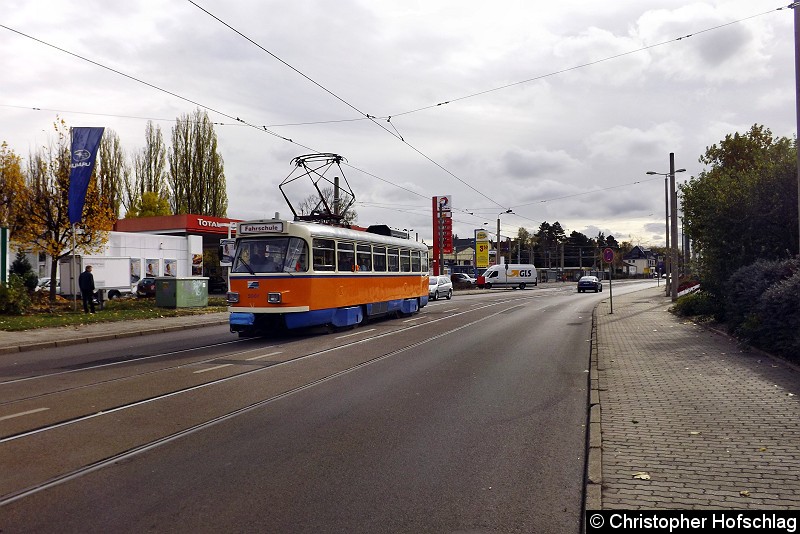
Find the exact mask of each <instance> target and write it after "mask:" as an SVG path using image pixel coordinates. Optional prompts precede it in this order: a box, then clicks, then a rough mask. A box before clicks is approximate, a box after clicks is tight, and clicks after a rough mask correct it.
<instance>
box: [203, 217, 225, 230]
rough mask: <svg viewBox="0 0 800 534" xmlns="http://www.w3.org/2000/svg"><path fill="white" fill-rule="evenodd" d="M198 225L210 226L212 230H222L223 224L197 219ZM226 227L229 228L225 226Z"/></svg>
mask: <svg viewBox="0 0 800 534" xmlns="http://www.w3.org/2000/svg"><path fill="white" fill-rule="evenodd" d="M197 224H198V225H200V226H208V227H211V228H222V224H220V223H218V222H217V221H207V220H205V219H200V218H198V219H197ZM225 226H228V225H227V224H225Z"/></svg>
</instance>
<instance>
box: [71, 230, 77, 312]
mask: <svg viewBox="0 0 800 534" xmlns="http://www.w3.org/2000/svg"><path fill="white" fill-rule="evenodd" d="M69 278H70V289H71V290H72V311H78V292H77V291H75V223H72V269H70V270H69Z"/></svg>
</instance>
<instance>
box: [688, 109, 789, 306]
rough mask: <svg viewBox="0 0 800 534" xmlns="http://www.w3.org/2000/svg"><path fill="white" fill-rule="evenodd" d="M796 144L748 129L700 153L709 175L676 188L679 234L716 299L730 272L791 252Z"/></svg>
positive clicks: (765, 131)
mask: <svg viewBox="0 0 800 534" xmlns="http://www.w3.org/2000/svg"><path fill="white" fill-rule="evenodd" d="M796 157H797V143H796V141H795V142H792V141H790V140H789V139H787V138H785V137H780V138H777V137H773V136H772V132H770V130H769V129H768V128H765V127H763V126H760V125H753V126H752V127H751V128H750V130H749V131H748V132H747V133H744V134H739V133H735V134H733V135H730V134H729V135H726V136H725V139H723V140H722V141H721V142H720V143H719V145H716V144H715V145H712V146H710V147H708V148H706V152H705V154H704V155H703V156H702V157H701V158H700V162H701V163H704V164H706V165H709V166H710V168H709V169H707V170H704V171H703V172H701V173H700V174H699V175H698V176H696V177H692V178H691V179H690V180H689V182H688V183H686V184H684V185H682V186H681V188H680V191H681V194H682V196H683V212H684V215H683V220H684V226H685V232H686V233H687V234H688V235H689V237H690V238H691V239H692V241H693V245H694V251H695V253H697V256H698V257H699V258H700V263H699V265H698V268H699V275H700V278H701V283H702V284H703V287H704V289H706V290H707V291H709V292H710V293H711V294H712V295H714V296H716V297H722V296H723V295H724V286H725V284H726V281H727V280H728V278H729V277H730V275H731V274H732V273H733V272H735V271H736V270H737V269H738V268H740V267H742V266H745V265H749V264H751V263H753V262H754V261H756V260H757V259H765V260H777V259H783V258H786V257H788V256H791V255H795V254H797V253H798V235H797V228H798V225H797V168H796V165H797V163H796V162H797V160H796Z"/></svg>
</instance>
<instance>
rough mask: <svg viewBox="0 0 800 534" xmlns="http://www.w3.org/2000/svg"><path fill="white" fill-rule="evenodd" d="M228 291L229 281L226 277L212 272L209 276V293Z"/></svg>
mask: <svg viewBox="0 0 800 534" xmlns="http://www.w3.org/2000/svg"><path fill="white" fill-rule="evenodd" d="M226 291H228V281H227V280H225V277H223V276H219V275H216V274H212V275H211V276H209V277H208V292H209V293H225V292H226Z"/></svg>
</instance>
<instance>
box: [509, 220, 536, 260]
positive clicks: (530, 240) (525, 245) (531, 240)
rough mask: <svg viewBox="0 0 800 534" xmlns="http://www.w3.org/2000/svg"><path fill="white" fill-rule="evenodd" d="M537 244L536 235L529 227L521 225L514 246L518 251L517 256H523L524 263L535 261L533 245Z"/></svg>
mask: <svg viewBox="0 0 800 534" xmlns="http://www.w3.org/2000/svg"><path fill="white" fill-rule="evenodd" d="M535 244H536V237H534V235H533V234H531V233H530V232H529V231H528V229H527V228H525V227H520V228H519V229H518V230H517V239H516V242H515V247H514V248H515V250H516V252H517V256H518V257H520V258H522V263H532V262H533V247H534V245H535Z"/></svg>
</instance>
